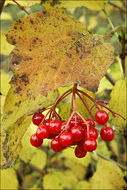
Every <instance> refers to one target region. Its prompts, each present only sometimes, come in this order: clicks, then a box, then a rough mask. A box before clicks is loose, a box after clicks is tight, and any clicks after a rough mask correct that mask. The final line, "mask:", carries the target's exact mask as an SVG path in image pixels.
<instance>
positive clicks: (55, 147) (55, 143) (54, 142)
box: [51, 138, 63, 152]
mask: <svg viewBox="0 0 127 190" xmlns="http://www.w3.org/2000/svg"><path fill="white" fill-rule="evenodd" d="M51 148H52V150H54V152H60V151H61V150H62V149H63V147H62V146H61V144H60V143H59V141H58V139H57V138H54V139H52V141H51Z"/></svg>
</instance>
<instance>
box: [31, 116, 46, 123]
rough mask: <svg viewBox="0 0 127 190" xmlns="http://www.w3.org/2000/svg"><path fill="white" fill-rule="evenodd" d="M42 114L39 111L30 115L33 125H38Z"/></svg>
mask: <svg viewBox="0 0 127 190" xmlns="http://www.w3.org/2000/svg"><path fill="white" fill-rule="evenodd" d="M43 118H44V115H43V114H41V113H35V114H34V115H33V117H32V122H33V124H34V125H39V124H40V123H41V121H42V120H43Z"/></svg>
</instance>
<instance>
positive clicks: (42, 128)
mask: <svg viewBox="0 0 127 190" xmlns="http://www.w3.org/2000/svg"><path fill="white" fill-rule="evenodd" d="M36 134H37V137H38V138H40V139H44V138H48V136H49V131H48V127H47V126H46V125H43V124H40V125H39V127H38V129H37V132H36Z"/></svg>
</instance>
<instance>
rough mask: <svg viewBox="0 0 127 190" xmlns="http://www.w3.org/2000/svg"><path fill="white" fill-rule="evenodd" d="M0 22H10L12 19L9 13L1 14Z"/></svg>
mask: <svg viewBox="0 0 127 190" xmlns="http://www.w3.org/2000/svg"><path fill="white" fill-rule="evenodd" d="M6 2H7V1H6ZM1 20H12V17H11V15H10V14H9V13H6V12H2V14H1Z"/></svg>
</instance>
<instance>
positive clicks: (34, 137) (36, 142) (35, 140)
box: [30, 134, 43, 148]
mask: <svg viewBox="0 0 127 190" xmlns="http://www.w3.org/2000/svg"><path fill="white" fill-rule="evenodd" d="M30 143H31V144H32V146H34V147H36V148H37V147H39V146H41V145H42V143H43V139H40V138H38V137H37V135H36V134H33V135H32V136H31V138H30Z"/></svg>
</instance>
